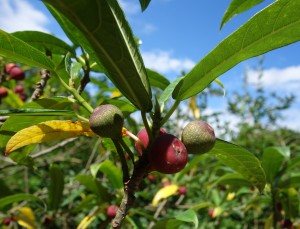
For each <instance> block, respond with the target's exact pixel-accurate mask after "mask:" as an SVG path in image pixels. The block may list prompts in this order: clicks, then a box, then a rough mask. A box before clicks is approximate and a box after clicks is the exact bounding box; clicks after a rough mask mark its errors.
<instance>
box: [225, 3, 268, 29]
mask: <svg viewBox="0 0 300 229" xmlns="http://www.w3.org/2000/svg"><path fill="white" fill-rule="evenodd" d="M263 1H264V0H232V1H231V3H230V5H229V7H228V8H227V10H226V12H225V14H224V16H223V18H222V22H221V26H220V29H222V27H223V25H224V24H225V23H226V22H228V21H229V20H230V19H232V18H233V17H234V16H235V15H237V14H240V13H242V12H244V11H246V10H248V9H250V8H252V7H253V6H255V5H257V4H259V3H261V2H263Z"/></svg>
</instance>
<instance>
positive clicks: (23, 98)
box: [19, 93, 27, 101]
mask: <svg viewBox="0 0 300 229" xmlns="http://www.w3.org/2000/svg"><path fill="white" fill-rule="evenodd" d="M19 98H20V99H21V100H22V101H25V100H26V99H27V95H26V94H25V93H20V94H19Z"/></svg>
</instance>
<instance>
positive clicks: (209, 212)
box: [208, 208, 215, 218]
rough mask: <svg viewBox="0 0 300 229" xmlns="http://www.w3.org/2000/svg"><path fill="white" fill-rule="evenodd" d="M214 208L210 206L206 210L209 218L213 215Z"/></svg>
mask: <svg viewBox="0 0 300 229" xmlns="http://www.w3.org/2000/svg"><path fill="white" fill-rule="evenodd" d="M214 211H215V210H214V209H213V208H211V209H209V210H208V216H209V217H210V218H213V217H214Z"/></svg>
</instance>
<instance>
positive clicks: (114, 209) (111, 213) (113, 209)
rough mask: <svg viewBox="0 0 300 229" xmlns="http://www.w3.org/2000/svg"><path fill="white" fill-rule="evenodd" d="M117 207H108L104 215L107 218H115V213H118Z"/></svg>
mask: <svg viewBox="0 0 300 229" xmlns="http://www.w3.org/2000/svg"><path fill="white" fill-rule="evenodd" d="M118 209H119V207H118V206H117V205H110V206H108V208H107V209H106V215H107V217H108V218H111V219H112V218H115V216H116V214H117V211H118Z"/></svg>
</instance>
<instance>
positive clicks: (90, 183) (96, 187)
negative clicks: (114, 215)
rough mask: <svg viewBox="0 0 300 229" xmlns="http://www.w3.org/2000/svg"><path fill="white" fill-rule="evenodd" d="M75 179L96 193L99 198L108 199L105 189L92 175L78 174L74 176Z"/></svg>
mask: <svg viewBox="0 0 300 229" xmlns="http://www.w3.org/2000/svg"><path fill="white" fill-rule="evenodd" d="M76 180H78V181H79V182H80V183H81V184H82V185H83V186H85V187H86V188H87V189H88V190H90V191H91V192H93V193H94V194H96V195H97V197H98V198H100V199H101V200H103V201H105V200H106V201H107V200H109V194H108V192H107V189H106V188H105V187H104V186H103V185H102V184H101V183H100V182H99V181H98V180H96V179H95V178H94V177H92V176H89V175H78V176H76Z"/></svg>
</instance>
